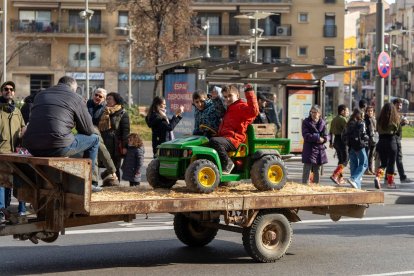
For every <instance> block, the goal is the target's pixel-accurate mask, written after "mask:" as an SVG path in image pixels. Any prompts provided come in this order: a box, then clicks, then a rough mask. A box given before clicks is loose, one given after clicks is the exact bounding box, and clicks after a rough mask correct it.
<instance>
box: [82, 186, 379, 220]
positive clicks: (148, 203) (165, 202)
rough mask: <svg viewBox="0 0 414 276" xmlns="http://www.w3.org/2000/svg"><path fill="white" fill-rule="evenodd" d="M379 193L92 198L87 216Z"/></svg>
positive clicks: (303, 203) (364, 199)
mask: <svg viewBox="0 0 414 276" xmlns="http://www.w3.org/2000/svg"><path fill="white" fill-rule="evenodd" d="M383 202H384V193H382V192H354V193H329V194H298V195H269V196H266V195H262V196H238V197H237V196H232V197H210V198H208V197H205V198H203V197H202V196H200V198H163V199H153V200H145V199H142V200H122V201H96V202H91V203H90V215H91V216H99V215H122V214H149V213H178V212H196V211H226V210H260V209H273V208H305V207H317V206H338V205H358V204H372V203H383Z"/></svg>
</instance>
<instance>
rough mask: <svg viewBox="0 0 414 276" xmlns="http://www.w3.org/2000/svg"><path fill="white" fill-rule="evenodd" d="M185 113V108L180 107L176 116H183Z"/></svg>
mask: <svg viewBox="0 0 414 276" xmlns="http://www.w3.org/2000/svg"><path fill="white" fill-rule="evenodd" d="M183 113H184V106H183V105H180V107H179V108H177V110H176V111H175V116H181V115H182V114H183Z"/></svg>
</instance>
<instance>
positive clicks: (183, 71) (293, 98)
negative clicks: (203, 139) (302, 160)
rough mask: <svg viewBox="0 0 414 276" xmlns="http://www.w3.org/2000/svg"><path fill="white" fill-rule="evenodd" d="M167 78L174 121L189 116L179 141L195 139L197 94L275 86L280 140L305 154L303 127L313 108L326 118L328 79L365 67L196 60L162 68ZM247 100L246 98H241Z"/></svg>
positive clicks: (169, 109)
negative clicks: (194, 99)
mask: <svg viewBox="0 0 414 276" xmlns="http://www.w3.org/2000/svg"><path fill="white" fill-rule="evenodd" d="M158 69H159V70H160V71H161V72H162V80H163V96H164V97H165V99H166V103H167V112H168V113H169V115H172V114H173V111H174V110H175V109H176V108H178V107H179V106H180V105H183V106H184V109H185V113H184V117H183V119H182V120H181V122H180V123H179V124H178V125H177V127H176V128H175V130H174V133H175V134H176V136H177V137H180V136H185V135H190V134H191V133H192V130H193V128H194V110H193V106H192V93H193V92H194V91H196V90H197V89H201V90H206V91H209V89H210V87H212V86H214V85H217V86H223V85H226V84H237V85H240V87H242V85H243V84H246V83H250V84H257V85H259V86H260V85H271V86H273V87H274V88H276V89H274V90H273V91H277V93H278V95H279V99H278V103H277V105H278V107H280V113H281V114H280V115H281V116H280V117H281V129H280V134H279V136H280V137H283V138H289V139H291V151H292V153H300V152H301V151H302V146H303V138H302V131H301V125H302V121H303V119H305V118H306V117H307V116H308V115H309V111H310V108H311V106H312V105H315V104H317V105H319V106H320V107H321V109H322V115H323V116H324V105H325V81H324V80H323V77H325V76H328V75H331V74H335V73H340V72H345V71H348V70H361V69H363V67H361V66H350V67H345V66H332V65H317V64H291V63H287V62H276V63H254V62H250V61H247V60H233V59H216V58H205V57H198V58H191V59H186V60H181V61H177V62H173V63H169V64H163V65H160V66H158ZM241 96H242V97H243V96H244V95H243V93H241Z"/></svg>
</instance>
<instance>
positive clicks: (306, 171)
mask: <svg viewBox="0 0 414 276" xmlns="http://www.w3.org/2000/svg"><path fill="white" fill-rule="evenodd" d="M302 136H303V150H302V163H303V174H302V183H303V184H310V180H309V177H310V174H311V172H312V174H313V183H315V184H318V183H319V178H320V172H321V167H322V165H323V164H326V163H328V156H327V155H326V146H325V143H326V142H328V132H327V129H326V122H325V120H323V119H322V118H321V110H320V108H319V106H318V105H314V106H312V108H311V110H310V112H309V117H307V118H306V119H305V120H304V121H303V123H302Z"/></svg>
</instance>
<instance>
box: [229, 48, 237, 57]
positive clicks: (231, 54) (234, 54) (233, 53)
mask: <svg viewBox="0 0 414 276" xmlns="http://www.w3.org/2000/svg"><path fill="white" fill-rule="evenodd" d="M229 58H232V59H233V58H234V59H236V58H237V46H235V45H230V46H229Z"/></svg>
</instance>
